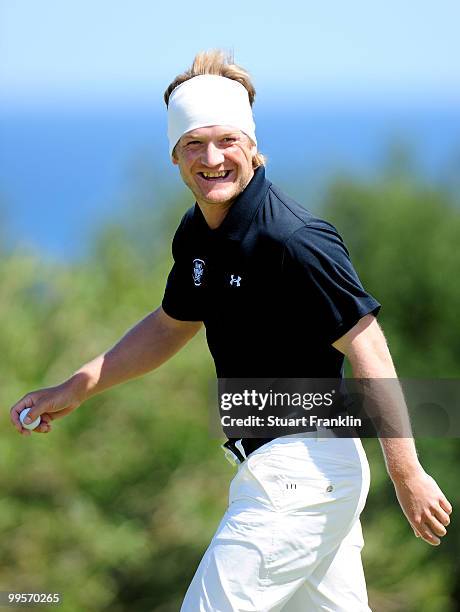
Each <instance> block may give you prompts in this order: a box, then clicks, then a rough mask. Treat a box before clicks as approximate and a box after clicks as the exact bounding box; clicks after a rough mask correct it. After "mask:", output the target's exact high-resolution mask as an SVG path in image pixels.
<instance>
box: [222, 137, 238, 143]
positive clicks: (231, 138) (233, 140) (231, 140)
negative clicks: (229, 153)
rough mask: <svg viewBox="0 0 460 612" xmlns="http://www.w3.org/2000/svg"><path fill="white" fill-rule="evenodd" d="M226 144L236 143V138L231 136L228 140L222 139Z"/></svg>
mask: <svg viewBox="0 0 460 612" xmlns="http://www.w3.org/2000/svg"><path fill="white" fill-rule="evenodd" d="M222 140H223V141H224V142H235V140H236V138H233V137H231V136H228V137H226V138H223V139H222Z"/></svg>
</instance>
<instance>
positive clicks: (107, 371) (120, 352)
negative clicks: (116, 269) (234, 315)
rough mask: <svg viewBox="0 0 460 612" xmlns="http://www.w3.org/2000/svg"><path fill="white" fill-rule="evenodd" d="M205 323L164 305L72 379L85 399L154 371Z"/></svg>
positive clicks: (78, 393) (77, 390) (79, 394)
mask: <svg viewBox="0 0 460 612" xmlns="http://www.w3.org/2000/svg"><path fill="white" fill-rule="evenodd" d="M201 325H202V324H201V322H197V321H178V320H177V319H172V318H171V317H170V316H169V315H167V314H166V313H165V311H164V310H163V309H162V308H161V307H160V308H158V309H157V310H155V311H154V312H152V313H150V314H149V315H148V316H146V317H145V318H144V319H142V321H139V323H137V324H136V325H135V326H134V327H132V328H131V329H130V330H129V331H128V332H127V333H126V334H125V335H124V336H123V337H122V338H121V339H120V340H119V341H118V342H117V343H116V344H115V346H113V348H111V349H110V350H108V351H107V352H105V353H103V354H101V355H99V356H98V357H96V358H95V359H93V360H92V361H90V362H88V363H86V364H85V365H84V366H82V367H81V368H80V369H79V370H77V372H75V373H74V374H73V376H72V377H71V378H70V379H69V383H70V384H71V385H72V386H73V387H74V389H75V392H76V393H77V395H78V396H79V397H81V398H82V399H88V398H89V397H91V396H93V395H96V394H97V393H100V392H101V391H105V390H106V389H108V388H110V387H113V386H115V385H118V384H120V383H123V382H126V381H127V380H130V379H132V378H136V377H138V376H141V375H142V374H146V373H147V372H151V371H152V370H154V369H156V368H158V367H159V366H160V365H161V364H163V363H164V362H165V361H167V360H168V359H169V358H170V357H172V356H173V355H175V354H176V353H177V351H179V350H180V349H181V348H182V347H183V346H184V345H185V344H186V343H187V342H188V341H189V340H190V339H191V338H192V337H193V336H194V335H195V334H196V333H197V331H198V330H199V329H200V327H201Z"/></svg>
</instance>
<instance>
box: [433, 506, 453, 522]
mask: <svg viewBox="0 0 460 612" xmlns="http://www.w3.org/2000/svg"><path fill="white" fill-rule="evenodd" d="M433 514H434V516H435V517H436V518H437V519H438V521H439V522H440V523H441V524H442V525H444V527H447V526H448V525H449V524H450V517H449V515H448V514H447V512H445V511H444V510H443V509H442V508H441V507H439V508H437V509H435V510H434V512H433Z"/></svg>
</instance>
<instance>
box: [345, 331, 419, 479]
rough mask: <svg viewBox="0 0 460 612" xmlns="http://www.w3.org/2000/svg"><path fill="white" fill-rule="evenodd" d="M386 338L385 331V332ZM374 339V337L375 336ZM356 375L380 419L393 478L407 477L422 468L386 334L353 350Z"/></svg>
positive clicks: (379, 423)
mask: <svg viewBox="0 0 460 612" xmlns="http://www.w3.org/2000/svg"><path fill="white" fill-rule="evenodd" d="M382 338H383V333H382ZM371 340H372V339H371ZM350 361H351V364H352V369H353V376H354V378H356V379H359V380H360V384H361V385H362V386H363V387H364V396H365V397H366V398H368V402H367V403H368V405H369V406H370V411H371V412H372V415H371V418H373V419H375V422H376V423H378V427H377V430H378V433H380V434H381V435H380V436H379V441H380V445H381V447H382V451H383V455H384V457H385V463H386V467H387V470H388V473H389V475H390V477H391V478H392V480H400V479H404V478H407V477H408V476H409V475H410V474H411V473H412V472H414V470H417V469H420V463H419V461H418V457H417V452H416V448H415V443H414V439H413V436H412V428H411V425H410V419H409V414H408V410H407V406H406V402H405V399H404V394H403V391H402V389H401V385H400V383H399V381H398V379H397V374H396V370H395V367H394V364H393V360H392V358H391V355H390V351H389V350H388V346H387V344H386V342H385V339H384V338H383V341H380V342H375V339H374V342H372V341H371V342H370V343H369V346H367V347H366V350H363V347H362V346H360V348H359V350H358V351H356V353H353V351H351V355H350Z"/></svg>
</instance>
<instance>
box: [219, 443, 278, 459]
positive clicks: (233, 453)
mask: <svg viewBox="0 0 460 612" xmlns="http://www.w3.org/2000/svg"><path fill="white" fill-rule="evenodd" d="M274 439H275V438H241V439H239V440H238V439H237V438H230V439H229V440H227V442H224V443H223V444H222V445H221V446H222V448H223V450H224V452H225V456H226V458H227V459H228V460H229V461H230V463H232V464H233V465H236V464H237V463H243V461H245V460H246V459H247V458H248V457H249V455H250V454H251V453H253V452H254V451H256V450H257V449H258V448H260V447H261V446H263V445H264V444H267V443H268V442H271V441H272V440H274Z"/></svg>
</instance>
